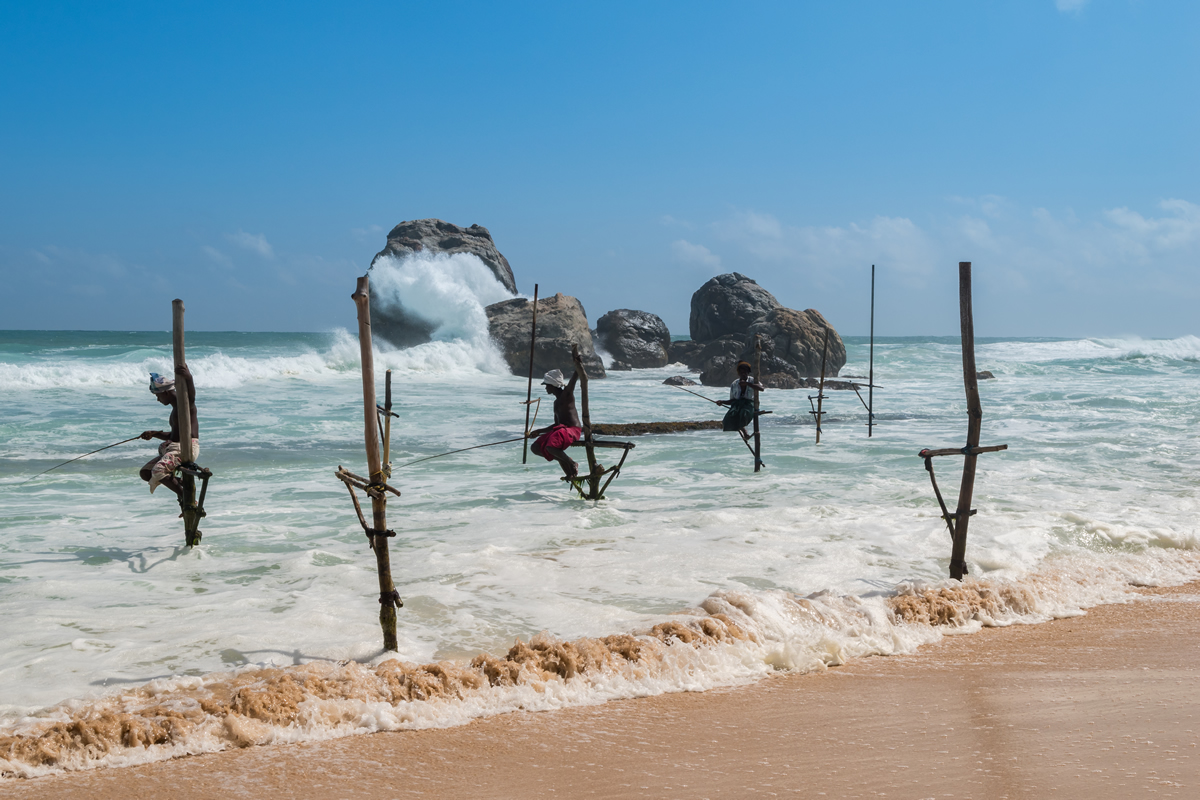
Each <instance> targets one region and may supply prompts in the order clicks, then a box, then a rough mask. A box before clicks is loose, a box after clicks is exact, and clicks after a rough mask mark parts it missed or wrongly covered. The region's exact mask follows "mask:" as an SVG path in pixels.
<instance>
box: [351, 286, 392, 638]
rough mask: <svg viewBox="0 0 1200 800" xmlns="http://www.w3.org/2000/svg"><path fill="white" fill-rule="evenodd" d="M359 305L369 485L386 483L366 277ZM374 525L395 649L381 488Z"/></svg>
mask: <svg viewBox="0 0 1200 800" xmlns="http://www.w3.org/2000/svg"><path fill="white" fill-rule="evenodd" d="M351 298H352V299H353V300H354V304H355V306H357V307H358V347H359V353H360V354H361V358H362V384H363V418H364V422H365V423H366V426H365V427H366V430H365V433H366V442H367V476H368V478H369V479H370V482H371V485H373V486H374V485H382V484H384V483H385V476H384V473H383V463H382V458H381V456H380V452H379V427H378V426H379V417H378V412H377V409H376V403H375V359H374V355H373V353H372V351H371V298H370V283H369V280H368V277H367V276H366V275H363V276H362V277H361V278H359V279H358V286H357V288H356V289H355V291H354V294H353V295H351ZM371 517H372V520H371V521H372V525H373V528H372V530H371V531H370V532H369V534H368V535H369V536H370V542H371V549H372V550H374V551H375V563H376V567H377V568H378V572H379V626H380V627H381V628H382V629H383V649H384V650H397V649H398V648H399V645H398V643H397V640H396V607H397V605H398V604H399V603H400V598H399V596H398V595H397V594H396V585H395V584H394V583H393V582H392V564H391V560H390V557H389V555H388V541H387V540H388V531H387V498H386V496H385V495H384V493H383V492H382V491H380V492H373V493H372V494H371Z"/></svg>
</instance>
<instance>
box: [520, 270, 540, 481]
mask: <svg viewBox="0 0 1200 800" xmlns="http://www.w3.org/2000/svg"><path fill="white" fill-rule="evenodd" d="M537 303H538V285H537V284H536V283H535V284H534V285H533V326H532V328H531V329H530V332H529V385H528V386H527V387H526V389H525V443H524V444H523V445H521V463H522V464H524V463H526V462H527V461H528V460H529V407H530V406H531V405H532V404H533V348H534V345H536V344H537Z"/></svg>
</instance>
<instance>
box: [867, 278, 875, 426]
mask: <svg viewBox="0 0 1200 800" xmlns="http://www.w3.org/2000/svg"><path fill="white" fill-rule="evenodd" d="M874 426H875V265H874V264H872V265H871V368H870V371H869V372H868V373H867V438H868V439H870V438H871V433H872V428H874Z"/></svg>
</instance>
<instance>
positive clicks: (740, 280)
mask: <svg viewBox="0 0 1200 800" xmlns="http://www.w3.org/2000/svg"><path fill="white" fill-rule="evenodd" d="M780 307H781V306H780V303H779V301H778V300H776V299H775V296H774V295H773V294H771V293H770V292H768V291H767V290H766V289H764V288H762V287H761V286H759V285H758V284H757V283H755V282H754V281H753V280H751V279H750V278H747V277H746V276H745V275H743V274H741V273H740V272H730V273H728V274H726V275H718V276H717V277H715V278H712V279H710V280H709V281H708V283H706V284H704V285H703V286H701V287H700V288H699V289H698V290H696V293H695V294H693V295H692V314H691V317H690V318H689V320H688V330H689V332H690V333H691V337H692V341H693V342H708V341H711V340H712V339H717V338H720V337H721V336H726V335H728V334H731V333H733V334H743V333H745V332H746V331H747V330H748V329H749V328H750V326H751V325H753V324H754V323H755V322H756V321H757V320H758V318H759V317H762V316H764V315H765V314H766V313H767V312H769V311H772V310H773V309H776V308H780Z"/></svg>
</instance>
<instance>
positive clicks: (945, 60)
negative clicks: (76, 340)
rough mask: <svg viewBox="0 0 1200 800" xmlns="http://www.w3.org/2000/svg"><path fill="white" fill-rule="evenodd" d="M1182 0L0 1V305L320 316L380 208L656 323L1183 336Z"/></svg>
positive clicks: (1193, 102)
mask: <svg viewBox="0 0 1200 800" xmlns="http://www.w3.org/2000/svg"><path fill="white" fill-rule="evenodd" d="M1198 79H1200V3H1195V2H1184V1H1182V0H1181V1H1178V2H1171V1H1168V0H1163V1H1162V2H1156V1H1155V0H1090V1H1089V0H1057V1H1056V0H1005V2H999V1H996V2H985V1H984V0H970V2H968V1H967V0H946V1H945V2H916V3H907V4H902V3H895V2H844V3H828V2H819V3H818V2H789V3H754V2H748V3H739V4H733V3H709V2H656V3H644V2H642V3H615V2H609V3H604V4H599V3H596V4H584V3H521V4H500V3H438V4H434V3H422V4H408V3H378V4H374V3H345V4H332V3H330V4H315V3H301V2H292V3H249V4H233V3H216V2H214V3H170V4H167V3H134V2H128V3H120V2H107V3H94V2H90V3H55V2H36V3H35V2H25V3H13V2H0V114H2V115H3V116H2V119H3V124H2V125H0V281H2V286H3V290H2V291H0V328H7V329H13V328H17V329H20V328H85V329H86V328H98V329H126V330H144V329H163V328H165V327H167V326H168V325H169V320H170V312H169V301H170V299H171V298H173V297H176V296H182V297H183V298H184V299H185V300H186V301H187V304H188V317H189V325H190V326H191V327H193V328H198V329H210V330H326V329H329V328H332V327H336V326H343V327H352V326H353V320H354V308H353V304H352V302H351V301H350V299H349V295H350V293H351V291H353V287H354V277H355V276H356V275H359V274H362V273H363V272H364V271H365V269H366V267H367V265H368V264H369V263H370V259H371V257H372V255H373V254H374V253H375V252H377V251H378V250H379V249H381V248H382V246H383V244H384V241H385V236H386V233H387V231H388V230H389V229H390V228H391V227H392V226H393V225H395V224H396V223H398V222H400V221H401V220H405V219H416V218H421V217H439V218H442V219H446V220H449V221H452V222H455V223H458V224H461V225H470V224H472V223H479V224H481V225H485V226H487V227H488V228H490V229H491V231H492V234H493V236H494V238H495V240H496V243H497V245H498V246H499V248H500V250H501V251H502V252H503V253H504V254H505V255H506V256H507V257H508V259H509V261H510V262H511V263H512V265H513V269H514V272H515V274H516V277H517V282H518V285H519V286H520V288H521V290H522V291H524V292H526V293H531V292H532V289H533V284H534V282H535V281H536V282H538V283H540V284H541V290H542V292H543V293H546V292H553V291H561V292H564V293H566V294H572V295H575V296H578V297H579V298H580V299H581V300H582V301H583V302H584V304H585V306H586V308H587V310H588V313H589V315H590V317H591V318H592V320H593V321H594V320H595V319H596V318H597V317H598V316H599V315H600V314H602V313H604V312H605V311H607V310H609V309H612V308H619V307H625V308H638V309H645V310H648V311H652V312H655V313H657V314H659V315H661V316H662V317H663V318H664V319H665V320H666V322H667V324H668V325H669V326H670V327H671V329H672V331H673V332H680V333H684V332H686V329H687V315H688V302H689V299H690V297H691V293H692V292H693V291H694V290H695V289H696V288H698V287H699V286H700V284H701V283H703V282H704V281H705V280H706V279H707V278H709V277H711V276H712V275H714V274H717V273H719V272H730V271H738V272H742V273H745V274H747V275H749V276H751V277H753V278H755V279H756V280H758V282H759V283H761V284H762V285H763V286H765V287H766V288H768V289H769V290H771V291H772V292H774V293H775V295H776V296H777V297H778V298H779V299H780V300H781V301H782V302H783V303H784V304H785V305H788V306H791V307H794V308H808V307H813V308H817V309H818V310H820V311H822V313H824V314H825V315H826V316H827V317H828V318H829V320H830V321H831V322H832V323H833V324H834V326H835V327H836V328H838V330H839V331H841V332H842V333H843V334H849V335H855V334H865V333H866V331H867V299H868V297H867V292H868V286H869V272H870V266H871V264H872V263H875V264H876V265H877V266H878V275H879V277H878V287H879V299H878V301H877V321H876V330H877V332H879V333H881V334H889V335H919V334H955V333H957V302H956V292H957V262H958V261H960V260H970V261H972V262H974V264H975V286H976V324H977V332H978V333H979V334H980V335H997V336H1002V335H1017V336H1020V335H1027V336H1121V335H1141V336H1166V337H1174V336H1181V335H1186V334H1200V325H1197V323H1196V319H1197V314H1196V310H1195V309H1196V307H1197V304H1198V303H1200V180H1198V179H1200V149H1198V148H1200V145H1198V143H1200V96H1198V95H1200V88H1198V87H1200V80H1198Z"/></svg>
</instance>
